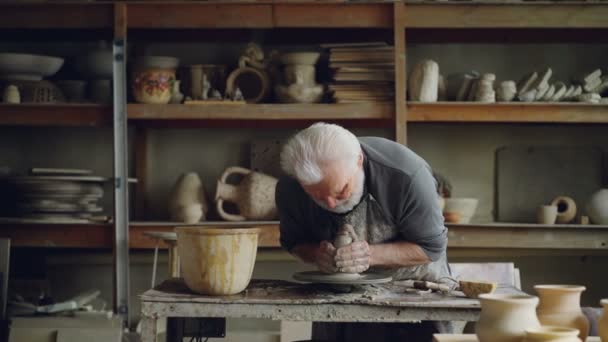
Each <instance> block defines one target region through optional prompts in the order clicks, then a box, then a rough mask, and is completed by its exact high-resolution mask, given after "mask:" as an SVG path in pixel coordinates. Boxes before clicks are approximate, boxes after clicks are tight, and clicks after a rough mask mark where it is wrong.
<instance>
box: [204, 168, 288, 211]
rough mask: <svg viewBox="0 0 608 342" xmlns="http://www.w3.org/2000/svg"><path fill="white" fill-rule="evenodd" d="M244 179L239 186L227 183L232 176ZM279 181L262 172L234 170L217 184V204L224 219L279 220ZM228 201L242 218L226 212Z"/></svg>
mask: <svg viewBox="0 0 608 342" xmlns="http://www.w3.org/2000/svg"><path fill="white" fill-rule="evenodd" d="M233 174H237V175H241V176H243V178H242V179H241V181H240V183H239V184H238V185H232V184H228V183H226V181H227V180H228V177H229V176H230V175H233ZM277 181H278V180H277V179H276V178H274V177H271V176H268V175H265V174H263V173H260V172H254V171H251V170H249V169H245V168H242V167H238V166H234V167H229V168H228V169H226V171H224V174H222V177H221V178H220V180H219V181H218V182H217V192H216V194H215V200H216V204H217V211H218V213H219V214H220V216H221V217H222V218H224V219H226V220H228V221H245V220H272V219H275V218H276V216H277V208H276V205H275V202H274V191H275V188H276V185H277ZM224 201H226V202H233V203H235V204H236V206H237V207H238V211H239V214H238V215H234V214H228V213H226V212H225V211H224Z"/></svg>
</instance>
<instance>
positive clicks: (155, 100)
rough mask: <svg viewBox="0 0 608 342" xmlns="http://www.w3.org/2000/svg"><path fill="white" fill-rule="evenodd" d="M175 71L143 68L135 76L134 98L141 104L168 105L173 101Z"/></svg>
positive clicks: (133, 85)
mask: <svg viewBox="0 0 608 342" xmlns="http://www.w3.org/2000/svg"><path fill="white" fill-rule="evenodd" d="M174 82H175V70H172V69H153V68H143V69H140V70H138V71H136V72H135V73H134V75H133V83H132V88H133V96H134V97H135V100H136V101H137V102H140V103H150V104H167V103H169V101H170V100H171V94H172V92H173V91H172V90H173V83H174Z"/></svg>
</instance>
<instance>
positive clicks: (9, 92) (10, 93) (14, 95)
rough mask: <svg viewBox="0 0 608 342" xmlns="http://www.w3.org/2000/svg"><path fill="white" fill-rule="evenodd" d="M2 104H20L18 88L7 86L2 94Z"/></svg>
mask: <svg viewBox="0 0 608 342" xmlns="http://www.w3.org/2000/svg"><path fill="white" fill-rule="evenodd" d="M2 102H4V103H12V104H18V103H21V95H20V94H19V88H17V86H15V85H12V84H11V85H8V86H7V87H6V88H4V94H3V95H2Z"/></svg>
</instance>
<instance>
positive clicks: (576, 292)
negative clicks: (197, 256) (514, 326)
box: [534, 285, 589, 341]
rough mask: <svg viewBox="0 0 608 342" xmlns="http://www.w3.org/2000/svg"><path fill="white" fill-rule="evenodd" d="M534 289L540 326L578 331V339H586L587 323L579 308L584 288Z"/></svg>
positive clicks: (541, 287) (559, 286)
mask: <svg viewBox="0 0 608 342" xmlns="http://www.w3.org/2000/svg"><path fill="white" fill-rule="evenodd" d="M534 289H535V290H536V292H538V296H539V297H540V304H539V306H538V320H539V321H540V322H541V324H543V325H555V326H562V327H569V328H574V329H578V330H579V331H580V334H579V335H578V337H579V338H581V339H582V340H583V341H585V340H586V339H587V334H588V333H589V321H588V320H587V316H585V314H583V311H582V310H581V306H580V301H581V293H582V292H583V291H585V287H584V286H577V285H536V286H534Z"/></svg>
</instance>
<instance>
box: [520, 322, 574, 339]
mask: <svg viewBox="0 0 608 342" xmlns="http://www.w3.org/2000/svg"><path fill="white" fill-rule="evenodd" d="M578 334H579V331H578V329H572V328H564V327H555V326H550V325H543V326H541V327H540V328H536V329H528V330H526V337H525V338H524V340H523V341H522V342H581V340H580V339H579V338H578Z"/></svg>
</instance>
